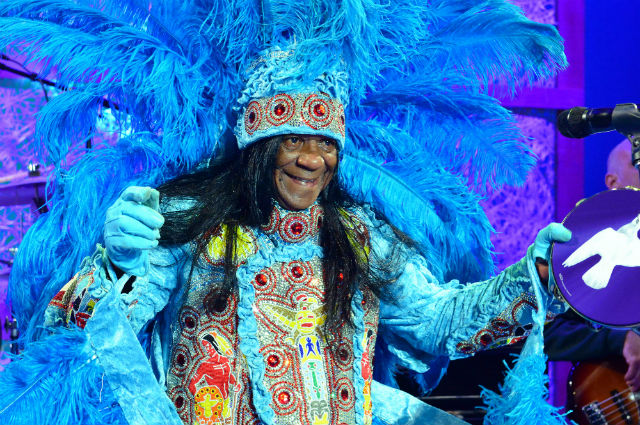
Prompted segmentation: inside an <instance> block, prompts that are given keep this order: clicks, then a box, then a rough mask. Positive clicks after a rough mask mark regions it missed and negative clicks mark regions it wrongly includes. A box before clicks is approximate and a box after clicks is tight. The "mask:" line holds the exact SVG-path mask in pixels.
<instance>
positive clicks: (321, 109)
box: [313, 103, 327, 117]
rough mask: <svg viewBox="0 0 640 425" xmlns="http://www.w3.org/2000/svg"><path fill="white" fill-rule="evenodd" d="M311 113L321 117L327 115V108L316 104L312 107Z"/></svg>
mask: <svg viewBox="0 0 640 425" xmlns="http://www.w3.org/2000/svg"><path fill="white" fill-rule="evenodd" d="M313 112H314V113H315V114H316V115H318V116H320V117H323V116H324V115H325V114H326V113H327V108H325V107H324V105H323V104H322V103H318V104H316V106H314V107H313Z"/></svg>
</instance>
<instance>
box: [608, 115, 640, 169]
mask: <svg viewBox="0 0 640 425" xmlns="http://www.w3.org/2000/svg"><path fill="white" fill-rule="evenodd" d="M611 122H612V124H613V125H614V127H615V129H616V130H617V131H618V132H619V133H621V134H622V135H624V136H625V137H626V138H627V139H629V141H630V142H631V162H632V163H633V166H634V167H636V170H638V173H639V175H640V110H638V106H637V105H636V104H635V103H622V104H619V105H616V107H615V109H614V110H613V113H612V114H611Z"/></svg>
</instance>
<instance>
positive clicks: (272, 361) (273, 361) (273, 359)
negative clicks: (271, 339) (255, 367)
mask: <svg viewBox="0 0 640 425" xmlns="http://www.w3.org/2000/svg"><path fill="white" fill-rule="evenodd" d="M267 363H268V364H269V366H271V367H276V366H278V365H279V364H280V357H278V356H276V355H275V354H272V355H270V356H269V357H267Z"/></svg>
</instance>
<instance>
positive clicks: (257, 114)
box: [244, 101, 262, 134]
mask: <svg viewBox="0 0 640 425" xmlns="http://www.w3.org/2000/svg"><path fill="white" fill-rule="evenodd" d="M261 122H262V108H260V104H259V103H258V102H255V101H253V102H251V103H249V105H248V106H247V109H246V111H244V129H245V131H246V132H247V134H253V133H254V132H255V131H256V130H257V129H258V127H259V126H260V123H261Z"/></svg>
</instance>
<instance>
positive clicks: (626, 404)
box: [600, 399, 635, 416]
mask: <svg viewBox="0 0 640 425" xmlns="http://www.w3.org/2000/svg"><path fill="white" fill-rule="evenodd" d="M621 401H622V406H620V405H619V404H616V403H614V404H610V405H608V406H607V407H605V408H604V409H602V408H601V409H600V413H602V414H604V416H607V415H609V414H611V413H615V412H616V411H618V410H619V409H620V407H623V408H625V409H627V408H629V407H630V406H632V405H633V404H635V400H624V399H623V400H621ZM610 408H613V411H612V412H606V411H607V410H609V409H610ZM605 412H606V413H605Z"/></svg>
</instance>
